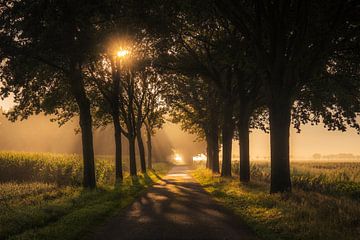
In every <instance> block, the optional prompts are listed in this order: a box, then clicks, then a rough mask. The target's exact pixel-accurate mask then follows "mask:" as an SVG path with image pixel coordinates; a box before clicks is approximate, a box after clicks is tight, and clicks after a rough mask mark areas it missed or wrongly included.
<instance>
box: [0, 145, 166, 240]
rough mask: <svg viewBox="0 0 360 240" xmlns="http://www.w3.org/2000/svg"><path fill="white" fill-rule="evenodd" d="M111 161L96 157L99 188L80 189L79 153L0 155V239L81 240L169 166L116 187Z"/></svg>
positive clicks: (10, 153) (128, 180) (157, 166)
mask: <svg viewBox="0 0 360 240" xmlns="http://www.w3.org/2000/svg"><path fill="white" fill-rule="evenodd" d="M111 160H112V159H111V157H103V156H101V157H97V159H96V177H97V182H98V186H99V188H98V189H97V190H95V191H87V190H83V189H82V188H81V177H82V166H81V165H82V161H81V158H80V157H79V156H77V155H62V154H47V153H20V152H0V239H24V240H25V239H61V240H63V239H64V240H65V239H79V238H81V237H83V236H85V235H86V234H87V233H88V232H89V231H90V230H91V229H93V228H94V226H96V224H98V223H101V222H102V221H103V220H104V218H106V217H108V216H109V215H112V214H114V213H116V212H118V211H119V210H120V209H122V208H123V207H125V206H127V205H128V204H129V203H131V202H132V201H133V200H134V199H135V197H136V196H138V195H139V194H140V193H141V191H142V190H144V189H145V188H146V187H148V186H150V185H151V184H152V182H153V181H157V179H158V177H157V175H160V176H161V175H163V174H165V173H166V172H167V171H168V169H169V167H170V166H169V165H168V164H165V163H156V164H154V169H155V171H154V172H149V173H148V174H147V175H142V174H140V175H139V177H138V178H137V179H134V180H133V179H131V178H130V177H129V176H128V174H125V179H124V181H123V183H122V184H121V185H118V186H117V187H116V188H115V187H114V164H113V162H112V161H111Z"/></svg>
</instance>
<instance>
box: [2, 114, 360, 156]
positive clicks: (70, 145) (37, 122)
mask: <svg viewBox="0 0 360 240" xmlns="http://www.w3.org/2000/svg"><path fill="white" fill-rule="evenodd" d="M77 128H78V120H77V119H73V120H72V121H71V122H69V123H67V124H65V125H64V126H62V127H59V126H58V124H57V123H54V122H50V117H48V116H44V115H38V116H32V117H30V118H29V119H28V120H24V121H17V122H15V123H12V122H9V121H8V120H7V119H6V117H5V116H3V115H2V114H1V116H0V150H4V151H31V152H34V151H35V152H56V153H77V154H81V138H80V135H79V134H75V129H77ZM195 140H196V136H193V135H190V134H187V133H185V132H183V131H182V130H181V129H180V127H179V126H178V125H176V124H172V123H170V122H167V123H166V124H165V125H164V127H163V129H160V130H158V131H157V133H156V135H155V136H154V138H153V155H154V160H155V161H156V160H158V161H164V160H172V159H173V158H174V155H175V154H178V155H181V156H182V157H183V160H184V161H185V162H190V161H191V160H192V157H193V156H195V155H197V154H200V153H205V152H206V145H205V143H204V142H202V141H195ZM145 141H146V139H145V138H144V143H145ZM359 142H360V136H359V135H358V134H356V132H355V131H354V130H351V129H350V130H349V131H348V132H345V133H343V132H338V131H337V132H329V131H327V130H326V129H324V128H323V127H321V126H304V127H303V129H302V132H301V134H298V133H296V131H295V130H291V134H290V155H291V159H292V160H311V159H312V158H313V155H314V154H315V153H319V154H321V155H323V156H324V155H329V154H333V155H334V154H339V153H343V154H353V155H356V156H358V155H360V148H359V147H358V145H359ZM94 147H95V154H97V155H113V153H114V142H113V130H112V127H108V128H105V129H97V130H95V132H94ZM123 152H124V158H125V159H126V158H127V154H128V148H127V140H126V139H125V138H123ZM220 154H221V152H220ZM250 155H251V160H269V155H270V143H269V134H265V133H262V132H261V131H258V130H254V131H252V133H251V134H250ZM238 158H239V147H238V142H237V141H234V142H233V159H234V160H236V159H238ZM325 159H327V158H326V157H325Z"/></svg>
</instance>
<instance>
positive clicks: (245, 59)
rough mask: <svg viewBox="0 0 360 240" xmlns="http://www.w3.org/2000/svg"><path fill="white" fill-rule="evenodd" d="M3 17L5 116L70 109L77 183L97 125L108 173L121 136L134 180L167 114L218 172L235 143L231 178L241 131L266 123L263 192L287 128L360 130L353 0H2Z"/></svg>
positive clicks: (283, 169) (279, 169)
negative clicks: (75, 125) (267, 161)
mask: <svg viewBox="0 0 360 240" xmlns="http://www.w3.org/2000/svg"><path fill="white" fill-rule="evenodd" d="M0 13H1V15H0V56H1V71H0V79H1V82H2V88H1V94H2V97H3V98H5V97H8V96H9V95H10V94H13V95H14V96H15V104H16V105H15V107H14V109H12V110H11V111H10V112H9V113H7V115H8V117H9V118H10V119H11V120H16V119H19V118H20V119H24V118H27V117H28V116H30V115H32V114H37V113H40V112H45V113H47V114H53V115H54V116H56V119H57V120H58V121H59V123H64V122H66V121H68V120H69V119H71V118H72V117H74V116H79V119H80V122H79V124H80V129H81V135H82V144H83V159H84V186H85V187H90V188H94V187H95V185H96V183H95V174H94V153H93V152H94V151H93V140H92V138H93V137H92V130H93V128H94V127H99V126H104V125H108V124H112V125H113V126H114V141H115V144H116V152H115V156H116V157H115V159H116V160H115V162H116V176H117V179H118V180H119V181H120V180H121V179H122V169H121V166H122V150H121V135H124V136H125V137H126V138H127V139H128V140H129V152H130V173H131V175H136V174H137V166H136V161H135V144H136V142H137V145H138V147H139V152H140V163H141V164H140V165H141V166H140V168H141V171H142V172H145V171H146V160H145V159H146V158H147V159H148V167H151V136H152V135H153V134H154V130H155V129H156V128H159V127H161V125H162V124H163V123H164V115H165V114H166V113H167V112H169V115H170V116H171V118H172V120H173V121H174V122H178V123H181V124H182V126H183V128H184V129H185V130H187V131H189V132H191V133H195V134H197V135H198V136H199V137H201V138H203V139H205V140H206V143H207V157H208V161H207V167H208V168H209V169H211V170H212V171H213V172H214V173H221V175H222V176H224V177H226V176H231V161H232V159H231V158H232V142H233V140H234V139H237V140H239V144H240V172H239V177H240V181H242V182H248V181H250V156H249V132H250V130H251V129H261V130H263V131H265V132H270V146H271V186H270V192H271V193H276V192H290V191H291V181H290V162H289V130H290V127H291V126H293V127H295V128H296V129H298V131H300V127H301V125H302V124H307V123H310V124H319V123H323V124H324V126H325V127H327V128H328V129H329V130H341V131H346V130H347V128H349V127H351V128H355V129H356V130H357V131H360V126H359V123H358V120H357V117H358V115H359V106H360V92H359V89H360V88H359V84H360V81H359V76H360V74H359V71H360V70H359V69H360V61H359V60H360V55H359V53H360V41H359V37H360V36H359V35H360V29H359V28H360V21H359V20H360V19H359V16H360V6H359V2H358V1H356V0H348V1H343V0H315V1H307V0H305V1H304V0H294V1H265V0H251V1H245V0H203V1H194V0H183V1H177V0H174V1H164V0H154V1H145V0H140V1H134V0H132V1H131V0H124V1H113V0H106V1H83V0H80V1H70V0H61V1H60V0H57V1H46V0H36V1H21V0H20V1H4V0H3V1H1V5H0ZM119 48H123V50H124V49H130V50H129V51H130V52H131V54H129V56H124V57H123V58H122V56H121V55H122V53H120V54H119V55H116V51H117V50H118V49H119ZM123 53H124V54H125V52H123ZM142 132H146V135H147V139H148V140H147V145H148V147H147V149H148V150H149V152H148V153H147V154H145V152H144V142H143V140H142ZM221 147H222V159H221V166H220V159H219V150H220V148H221ZM146 155H147V157H146Z"/></svg>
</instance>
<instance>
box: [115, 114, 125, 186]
mask: <svg viewBox="0 0 360 240" xmlns="http://www.w3.org/2000/svg"><path fill="white" fill-rule="evenodd" d="M113 124H114V137H115V178H116V182H119V181H122V180H123V170H122V147H121V126H120V121H119V116H118V115H117V116H116V114H114V115H113Z"/></svg>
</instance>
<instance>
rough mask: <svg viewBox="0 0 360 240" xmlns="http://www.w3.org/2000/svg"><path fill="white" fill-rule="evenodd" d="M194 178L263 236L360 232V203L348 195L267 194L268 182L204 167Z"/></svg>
mask: <svg viewBox="0 0 360 240" xmlns="http://www.w3.org/2000/svg"><path fill="white" fill-rule="evenodd" d="M193 176H194V177H195V179H196V180H197V181H198V182H199V183H200V184H201V185H203V186H204V188H205V190H207V191H208V192H209V193H211V195H213V196H214V197H215V198H216V199H217V200H218V201H219V202H220V203H222V204H223V205H225V206H227V207H229V208H231V209H232V210H234V211H235V212H236V213H237V214H238V215H240V216H241V217H242V218H243V219H244V220H245V221H246V222H247V223H248V225H249V226H250V227H252V228H253V229H254V231H255V232H256V233H257V234H258V235H259V236H260V237H261V238H263V239H289V240H290V239H295V240H296V239H304V240H305V239H306V240H310V239H327V240H332V239H334V240H340V239H341V240H343V239H344V240H345V239H349V240H355V239H359V234H360V218H359V216H360V203H359V201H356V200H353V199H351V198H349V197H339V196H332V195H327V194H321V193H318V192H315V191H303V190H301V189H299V188H297V187H295V189H294V191H293V193H292V194H272V195H270V194H269V193H268V191H269V186H268V183H266V182H264V181H256V180H255V181H254V182H252V183H249V184H240V183H239V181H238V179H237V178H227V179H223V178H221V177H219V176H217V175H213V174H212V173H211V172H210V171H208V170H206V169H204V168H198V169H197V170H195V171H194V172H193Z"/></svg>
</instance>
